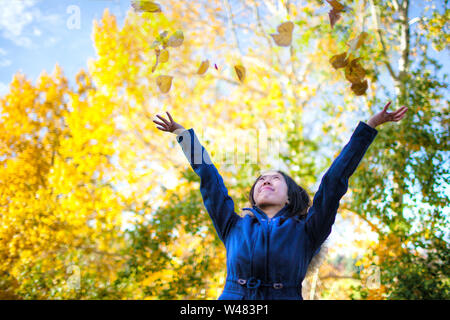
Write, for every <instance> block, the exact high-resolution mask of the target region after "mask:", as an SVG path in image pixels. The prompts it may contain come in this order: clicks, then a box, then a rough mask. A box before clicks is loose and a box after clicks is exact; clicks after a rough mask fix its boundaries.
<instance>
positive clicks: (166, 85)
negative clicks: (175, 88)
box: [156, 75, 173, 93]
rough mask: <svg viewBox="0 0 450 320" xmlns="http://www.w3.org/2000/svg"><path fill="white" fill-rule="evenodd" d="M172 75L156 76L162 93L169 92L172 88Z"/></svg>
mask: <svg viewBox="0 0 450 320" xmlns="http://www.w3.org/2000/svg"><path fill="white" fill-rule="evenodd" d="M172 79H173V77H172V76H163V75H161V76H158V77H157V78H156V84H157V85H158V87H159V90H161V92H162V93H167V92H169V90H170V87H171V86H172Z"/></svg>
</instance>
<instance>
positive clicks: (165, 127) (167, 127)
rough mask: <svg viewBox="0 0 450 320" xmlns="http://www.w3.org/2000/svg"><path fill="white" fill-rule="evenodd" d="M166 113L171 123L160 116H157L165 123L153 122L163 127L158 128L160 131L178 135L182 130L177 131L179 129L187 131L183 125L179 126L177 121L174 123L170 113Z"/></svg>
mask: <svg viewBox="0 0 450 320" xmlns="http://www.w3.org/2000/svg"><path fill="white" fill-rule="evenodd" d="M166 113H167V115H168V116H169V120H170V121H167V120H166V119H164V118H163V117H161V116H159V115H156V116H157V117H158V118H159V119H161V120H162V121H163V122H159V121H156V120H152V121H153V122H154V123H156V124H157V125H159V126H161V127H158V126H157V128H158V129H159V130H161V131H166V132H171V133H175V134H178V132H180V130H177V129H182V130H185V129H184V127H183V126H182V125H181V124H178V123H176V122H175V121H173V119H172V117H171V115H170V113H169V112H167V111H166ZM175 130H177V131H175Z"/></svg>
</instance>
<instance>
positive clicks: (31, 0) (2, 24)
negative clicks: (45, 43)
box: [0, 0, 36, 46]
mask: <svg viewBox="0 0 450 320" xmlns="http://www.w3.org/2000/svg"><path fill="white" fill-rule="evenodd" d="M0 2H1V3H0V5H1V8H2V10H1V11H0V30H1V31H3V32H2V36H3V37H5V38H7V39H9V40H12V41H13V42H14V43H16V44H17V45H20V46H27V45H30V43H31V40H30V39H28V38H27V37H23V36H21V34H22V30H23V29H24V27H25V26H27V25H28V24H30V23H31V22H32V21H33V14H32V13H31V12H29V11H27V8H30V7H32V6H33V5H34V4H35V3H36V1H35V0H23V1H14V0H13V1H10V0H1V1H0Z"/></svg>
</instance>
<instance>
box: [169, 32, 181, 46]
mask: <svg viewBox="0 0 450 320" xmlns="http://www.w3.org/2000/svg"><path fill="white" fill-rule="evenodd" d="M183 41H184V35H183V31H181V30H178V31H176V32H175V33H174V34H173V35H171V36H170V38H169V42H168V45H169V47H173V48H176V47H179V46H181V45H182V44H183Z"/></svg>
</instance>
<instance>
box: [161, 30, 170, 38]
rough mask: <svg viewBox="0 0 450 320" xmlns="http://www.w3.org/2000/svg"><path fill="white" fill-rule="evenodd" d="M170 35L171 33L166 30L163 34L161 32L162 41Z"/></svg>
mask: <svg viewBox="0 0 450 320" xmlns="http://www.w3.org/2000/svg"><path fill="white" fill-rule="evenodd" d="M168 34H169V31H167V30H164V31H163V32H161V33H160V34H159V38H160V40H162V39H164V38H165V37H167V35H168Z"/></svg>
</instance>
